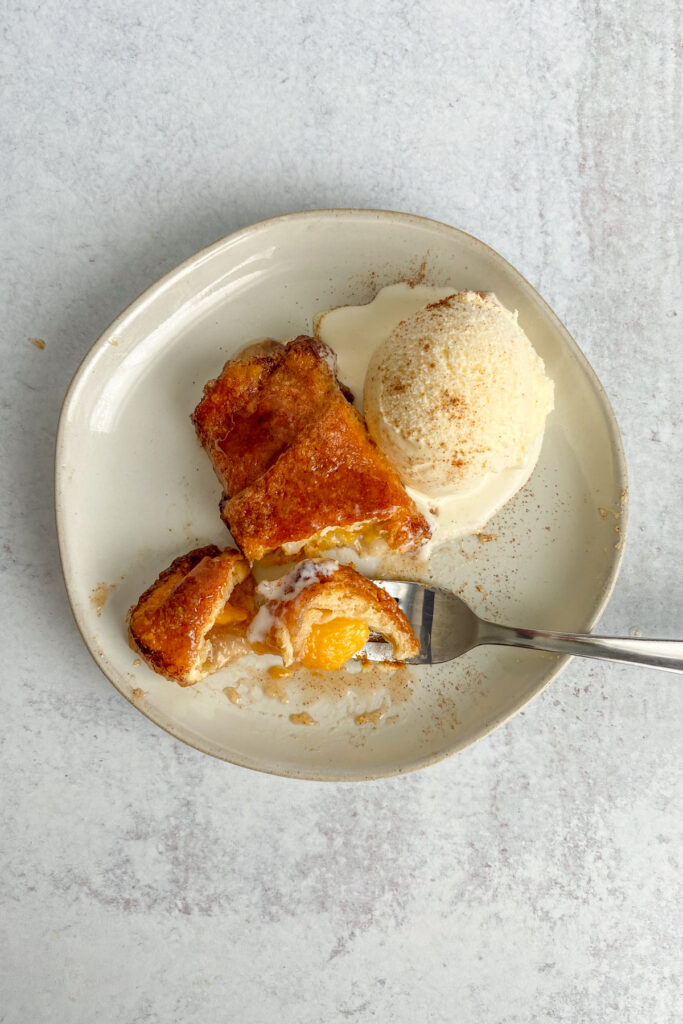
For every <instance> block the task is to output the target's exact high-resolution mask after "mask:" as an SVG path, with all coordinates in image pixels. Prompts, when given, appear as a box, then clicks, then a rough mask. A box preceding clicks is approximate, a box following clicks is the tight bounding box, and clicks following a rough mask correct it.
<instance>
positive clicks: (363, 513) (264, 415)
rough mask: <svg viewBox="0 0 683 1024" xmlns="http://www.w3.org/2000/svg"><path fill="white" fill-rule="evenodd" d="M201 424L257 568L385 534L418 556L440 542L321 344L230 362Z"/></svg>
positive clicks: (198, 412)
mask: <svg viewBox="0 0 683 1024" xmlns="http://www.w3.org/2000/svg"><path fill="white" fill-rule="evenodd" d="M192 419H193V422H194V425H195V428H196V430H197V434H198V436H199V439H200V441H201V443H202V445H203V446H204V448H205V449H206V451H207V452H208V454H209V455H210V457H211V460H212V462H213V465H214V469H215V471H216V474H217V476H218V478H219V480H220V481H221V483H222V485H223V488H224V491H225V495H224V497H223V500H222V502H221V515H222V517H223V519H224V520H225V522H226V524H227V525H228V527H229V528H230V530H231V532H232V535H233V537H234V538H235V540H236V542H237V544H238V545H239V546H240V548H241V549H242V551H243V552H244V554H245V556H246V557H247V558H248V559H249V561H250V562H254V561H256V560H257V559H260V558H262V557H263V556H264V555H266V554H267V553H269V552H276V553H277V554H278V555H281V556H285V557H288V556H291V555H293V554H296V553H297V552H300V551H303V552H304V553H305V554H317V553H319V552H321V551H324V550H326V549H327V548H331V547H338V546H341V545H354V544H355V545H358V544H362V543H365V542H368V541H370V540H373V539H375V538H376V537H382V538H383V539H384V540H385V541H386V543H387V544H388V545H389V546H390V547H391V548H393V549H395V550H397V551H408V550H411V549H412V548H415V547H418V546H419V545H420V544H422V543H423V542H424V541H425V540H427V539H428V538H429V536H430V530H429V526H428V524H427V522H426V520H425V519H424V517H423V516H422V515H421V514H420V513H419V512H418V511H417V508H416V507H415V504H414V503H413V501H412V500H411V499H410V498H409V497H408V495H407V493H406V491H405V489H404V487H403V485H402V484H401V481H400V480H399V477H398V475H397V474H396V472H395V470H394V469H393V468H392V467H391V465H390V464H389V462H388V461H387V459H386V458H385V456H384V455H383V454H382V453H381V452H380V450H379V449H378V448H377V447H376V445H375V444H374V442H373V441H372V440H371V439H370V436H369V434H368V432H367V429H366V427H365V423H364V421H363V419H362V418H361V416H360V415H359V414H358V413H357V412H356V410H355V409H354V408H353V406H352V405H351V404H350V402H349V395H348V392H345V390H343V388H342V385H340V383H339V381H338V380H337V377H336V356H335V355H334V353H333V351H332V349H330V348H329V347H328V346H327V345H325V344H324V343H323V342H321V341H319V340H318V339H316V338H308V337H305V336H301V337H299V338H296V339H295V340H294V341H291V342H289V343H288V344H287V345H285V346H280V347H279V349H275V350H271V351H270V352H269V353H268V354H265V355H263V354H261V355H258V354H257V355H253V356H251V357H249V358H247V359H237V360H232V361H230V362H228V363H226V365H225V367H224V369H223V373H222V374H221V376H220V377H219V378H218V380H215V381H209V383H208V384H207V385H206V387H205V389H204V398H203V399H202V401H201V402H200V403H199V405H198V406H197V408H196V409H195V411H194V413H193V416H192Z"/></svg>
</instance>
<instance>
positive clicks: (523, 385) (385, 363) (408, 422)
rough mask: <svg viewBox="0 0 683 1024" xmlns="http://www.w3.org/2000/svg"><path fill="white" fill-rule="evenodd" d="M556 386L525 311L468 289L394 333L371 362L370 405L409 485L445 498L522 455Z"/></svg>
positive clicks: (375, 427)
mask: <svg viewBox="0 0 683 1024" xmlns="http://www.w3.org/2000/svg"><path fill="white" fill-rule="evenodd" d="M553 391H554V389H553V382H552V381H551V380H550V379H549V378H548V377H547V376H546V373H545V367H544V364H543V360H542V359H541V358H540V356H539V355H538V354H537V353H536V351H535V350H534V348H533V346H532V345H531V342H530V341H529V339H528V338H527V336H526V334H525V333H524V331H523V330H522V329H521V327H520V326H519V324H518V323H517V314H516V313H511V312H510V311H509V310H507V309H505V308H504V307H503V306H501V305H500V304H499V303H498V302H497V300H496V299H495V298H492V297H483V296H481V295H480V294H479V293H478V292H469V291H468V292H460V293H458V294H457V295H452V296H449V297H448V298H446V299H443V300H442V301H440V302H436V303H433V304H432V305H430V306H427V307H426V308H424V309H422V310H420V311H419V312H418V313H415V314H413V315H412V316H410V317H408V318H407V319H406V320H403V321H402V322H401V323H400V324H399V325H398V326H397V327H396V328H395V329H394V330H393V331H392V333H391V334H390V335H389V336H388V337H387V338H386V340H385V341H384V342H382V344H381V345H380V346H379V348H378V349H377V351H376V352H375V354H374V356H373V358H372V360H371V362H370V366H369V368H368V373H367V377H366V380H365V389H364V395H363V402H364V407H365V417H366V420H367V424H368V429H369V430H370V433H371V435H372V437H373V438H374V439H375V441H376V442H377V444H378V445H379V446H380V448H381V449H382V450H383V451H384V452H385V454H386V455H387V456H388V457H389V458H390V459H391V461H392V462H393V463H394V465H395V466H396V469H397V470H398V472H399V475H400V476H401V477H402V479H403V482H404V483H405V484H407V485H408V486H410V487H413V488H415V489H416V490H418V491H421V492H422V493H423V494H425V495H428V496H434V497H437V496H439V495H444V494H453V493H456V492H461V491H467V490H469V489H470V488H472V487H474V486H476V484H477V483H478V482H479V481H480V480H481V478H482V477H484V476H485V475H486V474H489V473H499V472H500V471H502V470H504V469H508V468H510V467H512V466H516V465H518V464H519V463H520V462H522V460H523V459H524V458H525V455H526V454H527V452H528V451H529V449H530V447H531V446H532V445H533V443H534V442H535V441H537V440H538V438H539V436H540V435H541V433H542V431H543V429H544V426H545V419H546V416H547V414H548V413H549V412H550V411H551V409H552V408H553Z"/></svg>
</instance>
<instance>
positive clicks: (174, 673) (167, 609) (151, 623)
mask: <svg viewBox="0 0 683 1024" xmlns="http://www.w3.org/2000/svg"><path fill="white" fill-rule="evenodd" d="M254 588H255V583H254V578H253V576H252V575H251V571H250V569H249V565H248V564H247V562H246V561H245V560H244V558H243V557H242V555H241V554H240V553H239V551H234V550H232V549H226V550H225V551H221V549H220V548H217V547H216V546H215V545H214V544H210V545H208V547H203V548H196V549H195V550H194V551H190V552H188V553H187V554H186V555H181V556H180V558H176V559H175V561H174V562H172V563H171V565H170V566H169V567H168V569H164V571H163V572H162V573H161V574H160V575H159V577H158V579H157V580H156V582H155V583H153V584H152V586H151V587H150V588H149V589H148V590H146V591H145V592H144V594H143V595H142V597H141V598H140V600H139V601H138V603H137V604H136V605H135V606H134V607H133V608H131V610H130V612H129V613H128V633H129V639H130V643H131V646H132V647H133V648H134V649H135V650H137V651H139V652H140V654H141V655H142V657H143V658H144V659H145V661H146V662H147V664H148V665H149V666H150V668H153V669H154V671H155V672H159V673H160V675H162V676H166V678H167V679H175V681H176V682H177V683H180V685H181V686H190V685H191V684H192V683H196V682H198V681H199V680H200V679H203V678H204V677H205V676H207V675H209V674H210V673H211V672H216V671H217V670H218V669H219V668H222V667H223V666H224V665H227V664H229V662H231V661H235V660H236V659H237V658H241V657H242V656H243V655H244V654H248V653H249V650H250V647H249V644H248V643H247V639H246V631H247V627H248V625H249V623H250V622H251V619H252V618H253V616H254V612H255V606H254Z"/></svg>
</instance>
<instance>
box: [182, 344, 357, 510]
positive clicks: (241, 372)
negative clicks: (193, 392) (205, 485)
mask: <svg viewBox="0 0 683 1024" xmlns="http://www.w3.org/2000/svg"><path fill="white" fill-rule="evenodd" d="M253 348H256V352H255V354H251V355H250V354H249V353H250V352H251V351H252V349H253ZM336 362H337V357H336V356H335V354H334V352H333V351H332V349H331V348H329V347H328V346H327V345H325V344H324V343H323V342H322V341H318V340H317V339H316V338H307V337H306V336H304V335H302V336H301V337H299V338H295V339H294V341H290V342H289V343H288V344H287V345H281V344H280V343H279V342H274V341H271V342H269V344H268V346H267V348H266V347H265V345H264V343H263V342H260V343H259V344H258V345H257V346H249V348H248V349H246V350H245V351H244V352H243V353H242V354H241V355H240V356H238V357H237V359H231V360H229V361H228V362H227V363H226V364H225V366H224V368H223V372H222V373H221V375H220V377H219V378H218V379H217V380H210V381H209V382H208V384H206V386H205V387H204V397H203V398H202V400H201V402H200V403H199V405H198V406H197V408H196V409H195V410H194V412H193V413H192V422H193V423H194V426H195V430H196V431H197V436H198V437H199V440H200V441H201V443H202V445H203V447H204V448H205V449H206V452H207V454H208V455H209V457H210V458H211V461H212V463H213V467H214V470H215V472H216V476H217V477H218V479H219V480H220V482H221V485H222V487H223V490H224V492H225V494H226V495H227V496H228V497H232V495H234V494H237V493H238V492H239V491H241V490H242V489H243V488H244V487H248V486H249V485H250V484H253V483H254V481H256V480H258V478H259V477H260V476H262V474H263V473H265V472H266V470H267V469H268V468H269V467H270V466H272V464H273V463H274V462H275V460H276V459H277V458H278V457H279V456H280V455H281V454H282V452H284V451H286V450H287V448H289V446H290V445H292V444H293V443H294V442H295V441H296V439H297V438H298V437H299V435H300V434H301V432H302V431H304V430H306V428H307V427H310V426H311V425H312V424H313V423H314V422H315V421H316V420H317V418H318V417H319V415H320V413H321V411H322V410H323V409H324V408H325V406H326V405H327V403H328V402H329V400H330V397H331V396H333V395H334V396H339V394H340V387H341V385H340V384H339V382H338V380H337V376H336ZM345 394H346V396H347V397H348V398H349V399H350V400H352V399H353V396H352V395H351V393H350V392H346V393H345Z"/></svg>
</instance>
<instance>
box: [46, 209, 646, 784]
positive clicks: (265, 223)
mask: <svg viewBox="0 0 683 1024" xmlns="http://www.w3.org/2000/svg"><path fill="white" fill-rule="evenodd" d="M343 215H347V216H350V217H351V219H358V220H363V219H367V220H373V219H374V220H385V219H388V220H399V221H402V222H403V223H414V224H417V225H423V226H424V225H431V226H436V227H437V228H438V229H439V230H442V231H444V232H445V233H446V234H448V233H451V232H452V233H454V234H455V235H457V236H460V237H464V238H466V239H468V240H469V241H470V242H473V243H474V244H475V246H479V247H481V249H482V250H484V251H485V252H486V253H488V254H491V255H492V256H493V258H494V260H498V261H500V262H501V263H502V264H503V265H504V266H505V267H506V268H508V269H509V270H510V271H511V272H512V275H513V276H514V275H516V276H517V277H519V278H521V280H522V281H523V282H524V283H525V284H526V285H527V287H528V288H529V289H530V290H531V293H532V295H533V297H534V298H535V300H536V301H538V302H539V303H540V305H541V307H542V308H543V311H544V313H545V314H546V315H547V316H549V318H550V319H551V320H552V321H553V324H554V326H555V328H556V330H558V331H559V333H560V335H561V336H562V339H563V341H564V343H565V344H566V345H568V347H569V349H570V351H571V353H572V355H573V356H574V358H576V359H577V361H578V363H579V364H580V366H581V368H582V370H583V371H584V373H585V374H586V376H587V377H588V378H589V380H590V382H591V384H592V386H593V388H594V390H595V392H596V394H597V396H598V398H599V400H600V404H601V406H602V408H603V410H604V411H605V413H606V420H607V423H608V425H609V436H610V442H611V446H612V452H613V456H614V459H615V468H616V472H617V477H618V480H619V483H620V485H621V489H622V496H623V500H622V504H621V521H620V525H621V533H620V543H619V546H618V547H617V548H615V552H614V558H613V561H612V564H611V567H610V571H609V575H608V577H607V579H606V580H605V582H604V583H603V586H602V588H601V590H600V592H599V595H598V602H597V605H596V607H595V610H594V611H593V612H592V613H591V614H590V615H589V616H588V618H587V619H586V625H585V627H583V628H584V629H585V631H586V632H588V631H592V629H593V628H594V626H595V625H596V624H597V623H598V622H599V620H600V618H601V617H602V615H603V613H604V611H605V608H606V607H607V604H608V603H609V600H610V597H611V596H612V593H613V591H614V587H615V585H616V581H617V579H618V576H619V572H620V570H621V565H622V562H623V558H624V552H625V547H626V538H627V535H628V518H629V515H628V513H629V497H630V495H629V483H628V471H627V466H626V457H625V453H624V445H623V440H622V436H621V431H620V429H619V424H618V421H617V418H616V415H615V412H614V409H613V408H612V403H611V402H610V399H609V396H608V395H607V392H606V391H605V388H604V386H603V384H602V382H601V381H600V378H599V377H598V375H597V373H596V372H595V370H594V368H593V366H592V365H591V363H590V361H589V359H588V357H587V356H586V354H585V353H584V352H583V350H582V349H581V348H580V346H579V345H578V343H577V342H576V341H575V340H574V338H573V337H572V335H571V333H570V332H569V330H568V329H567V327H566V326H565V325H564V323H563V322H562V321H561V320H560V318H559V317H558V316H557V314H556V313H555V312H554V310H553V309H552V308H551V307H550V306H549V305H548V303H547V302H546V301H545V299H544V298H543V296H542V295H541V294H540V293H539V292H538V291H537V290H536V288H535V287H534V285H532V284H531V282H530V281H528V280H527V278H526V277H525V276H524V274H522V272H521V271H520V270H518V269H517V268H516V267H515V266H513V265H512V263H510V262H509V260H507V259H506V258H505V257H504V256H502V255H501V254H500V253H499V252H498V251H497V250H496V249H494V248H493V247H492V246H490V245H488V244H487V243H486V242H483V241H482V240H481V239H480V238H478V237H477V236H476V235H473V234H471V233H469V232H467V231H464V230H463V229H462V228H458V227H456V226H455V225H452V224H446V223H445V222H444V221H440V220H437V219H435V218H433V217H424V216H422V215H420V214H415V213H406V212H402V211H400V210H389V209H377V208H374V207H373V208H371V207H325V208H321V209H313V210H297V211H293V212H291V213H284V214H278V215H276V216H274V217H266V218H264V219H263V220H258V221H254V222H253V223H251V224H247V225H243V226H242V227H240V228H237V229H236V230H235V231H232V232H230V233H229V234H227V235H223V236H221V237H220V238H218V239H216V240H215V241H213V242H211V243H209V244H208V245H206V246H204V247H203V248H202V249H200V250H198V251H197V252H196V253H194V254H193V255H191V256H188V257H187V258H186V259H184V260H182V261H181V262H180V263H179V264H177V265H176V266H175V267H172V268H171V269H170V270H168V271H167V272H166V273H165V274H163V275H162V276H161V277H160V278H158V279H157V280H156V281H154V282H153V283H152V284H151V285H149V286H148V287H147V288H145V289H144V290H143V291H142V292H141V293H140V294H139V295H138V296H137V297H136V298H135V299H133V300H132V302H130V303H129V304H128V305H127V306H126V307H125V308H124V309H123V310H122V311H121V312H120V313H119V314H118V315H117V316H116V317H115V318H114V319H113V320H112V321H111V322H110V323H109V324H108V326H106V327H105V328H104V330H103V331H102V332H101V333H100V335H99V336H98V338H97V339H96V340H95V341H94V342H93V344H92V345H91V346H90V348H89V349H88V351H87V352H86V353H85V355H84V356H83V358H82V359H81V360H80V362H79V364H78V366H77V367H76V369H75V371H74V374H73V376H72V378H71V381H70V383H69V385H68V387H67V390H66V393H65V396H64V399H63V402H62V405H61V408H60V413H59V421H58V426H57V433H56V438H55V467H54V502H55V520H56V528H57V549H58V554H59V563H60V569H61V573H62V580H63V582H64V589H65V591H66V596H67V600H68V602H69V607H70V609H71V614H72V616H73V619H74V622H75V624H76V628H77V629H78V632H79V633H80V636H81V639H82V640H83V643H84V645H85V647H86V649H87V651H88V652H89V654H90V656H91V657H92V659H93V661H94V663H95V665H96V666H97V668H98V669H99V671H100V672H101V673H102V674H103V675H104V676H105V678H106V679H107V680H108V681H109V682H110V683H111V685H112V686H113V687H114V688H115V689H116V691H117V692H118V693H119V694H121V696H122V697H123V698H124V699H125V700H126V701H127V702H128V703H129V704H131V705H132V706H133V707H134V708H135V709H136V711H138V712H140V713H141V714H142V715H144V716H145V718H147V719H149V721H151V722H153V723H154V725H155V726H156V727H157V728H159V729H162V730H163V731H164V732H165V733H167V734H168V735H169V736H172V737H173V738H174V739H175V740H178V741H179V742H181V743H184V744H185V745H187V746H189V747H191V748H192V749H194V750H197V751H199V752H200V753H202V754H205V755H208V756H209V757H213V758H215V759H216V760H219V761H222V762H224V763H226V764H231V765H234V766H236V767H238V768H244V769H246V770H249V771H257V772H260V773H262V774H265V775H274V776H278V777H281V778H289V779H294V780H298V781H312V782H337V783H340V782H343V783H354V782H367V781H373V780H379V779H385V778H395V777H396V776H400V775H407V774H409V773H411V772H414V771H418V770H420V769H422V768H427V767H429V766H431V765H435V764H439V763H440V762H442V761H445V760H446V759H447V758H450V757H453V756H455V755H456V754H460V753H462V752H463V751H464V750H466V749H467V748H469V747H471V746H472V745H473V744H474V743H477V742H478V741H479V740H482V739H484V738H485V737H486V736H488V735H489V734H490V733H492V732H493V731H494V730H495V729H497V728H498V727H499V726H501V725H504V724H505V722H507V721H508V720H509V719H511V718H512V717H513V716H514V715H516V714H518V713H519V712H520V711H522V710H523V709H524V708H525V707H526V706H527V705H528V704H529V703H530V702H531V701H533V700H535V699H536V698H537V697H538V696H539V695H540V694H541V693H543V691H544V690H545V689H546V688H547V687H548V686H549V685H550V684H551V683H552V682H553V681H554V680H555V679H556V678H557V677H558V676H559V674H560V673H561V672H562V671H564V669H565V668H566V667H567V665H568V664H569V662H570V661H571V660H572V657H571V656H570V655H563V656H559V657H558V658H557V660H556V663H555V665H554V666H553V667H552V668H551V669H550V670H549V672H548V674H547V675H546V676H545V678H544V679H543V680H542V682H540V683H539V684H538V686H536V687H535V688H534V689H533V690H532V691H531V692H530V693H529V694H528V695H527V696H525V698H524V699H523V700H522V701H521V703H519V704H517V705H516V706H515V707H513V708H512V709H509V710H504V711H501V712H500V713H499V714H496V715H493V716H492V717H491V718H490V719H488V720H486V721H485V722H484V723H483V725H482V726H481V727H480V728H479V729H478V730H476V731H475V732H474V733H473V734H471V735H470V736H469V737H468V738H467V740H466V741H465V742H463V743H462V744H461V745H460V746H458V747H457V748H456V749H452V750H446V751H439V752H438V753H436V754H426V755H425V756H423V757H419V758H416V759H415V760H414V761H411V762H409V763H407V764H404V765H401V766H399V767H395V768H392V769H389V770H379V771H372V772H370V773H369V774H360V773H359V774H358V775H355V776H353V777H348V778H347V777H344V776H343V775H335V774H334V772H333V771H331V772H325V771H324V770H316V771H309V770H305V771H303V772H302V773H294V772H292V771H285V770H277V768H275V767H267V766H264V765H258V764H252V763H249V762H248V761H247V760H240V759H234V758H232V757H227V756H224V755H222V754H220V753H217V752H214V751H211V750H207V749H205V748H204V747H202V746H200V745H198V744H196V743H194V742H192V741H191V740H190V739H188V738H186V737H184V736H182V735H179V733H178V732H176V731H174V730H173V729H172V728H169V727H167V726H166V725H164V724H162V723H161V722H160V721H158V719H157V718H156V717H154V715H153V714H151V713H149V712H148V711H147V710H145V709H144V708H142V707H140V706H139V705H138V704H136V703H135V701H134V700H133V699H132V698H131V697H130V696H128V694H127V693H126V692H125V691H124V690H123V689H121V687H120V686H119V685H118V683H117V681H116V680H115V679H114V678H112V675H110V674H109V672H108V671H107V670H106V668H105V667H104V665H103V664H102V663H101V662H100V660H99V657H98V655H97V653H96V652H95V650H94V649H93V647H92V645H91V644H90V642H89V640H88V639H87V637H86V635H85V633H84V631H83V628H82V626H81V623H80V621H79V617H78V615H77V613H76V609H75V607H74V603H73V601H72V599H71V591H70V588H69V579H68V576H67V565H68V558H67V544H66V541H65V536H64V535H65V529H66V527H65V522H64V520H65V516H66V508H65V501H64V495H63V490H64V478H63V472H62V470H61V466H60V456H61V453H62V451H63V449H64V446H65V437H66V433H67V430H68V426H69V413H70V410H71V407H72V406H73V405H74V404H75V399H76V397H77V394H78V389H79V386H80V384H81V382H82V380H83V378H85V376H86V374H87V372H88V370H89V368H90V365H91V363H92V362H94V361H95V359H96V358H97V356H98V355H99V354H100V352H101V351H102V350H103V349H104V347H105V346H106V345H108V343H109V339H110V338H111V337H112V335H114V334H115V333H116V332H117V331H119V330H120V329H121V327H122V326H123V325H125V322H126V321H127V320H128V319H131V318H133V317H134V316H136V315H137V314H138V313H139V312H140V311H141V310H142V309H143V308H144V307H145V305H147V304H148V303H149V302H151V301H153V300H154V299H155V298H157V297H158V296H159V295H160V294H162V293H163V292H164V291H165V290H166V289H167V288H169V287H170V286H171V285H172V284H174V283H176V282H177V281H179V280H181V279H182V277H183V276H184V275H186V274H187V273H188V272H190V271H191V270H193V269H194V268H195V267H197V266H199V265H201V264H202V263H203V262H205V261H207V260H209V259H211V258H212V257H213V256H214V255H216V254H217V253H218V252H220V250H221V249H223V248H225V247H227V246H228V245H229V244H234V243H235V242H237V241H238V240H239V239H240V238H241V237H243V236H248V235H254V234H257V233H260V232H261V231H264V230H268V229H271V228H273V227H275V226H276V225H279V224H282V223H284V222H288V221H303V220H309V219H311V220H314V219H317V218H318V219H325V218H338V217H340V216H343Z"/></svg>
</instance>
